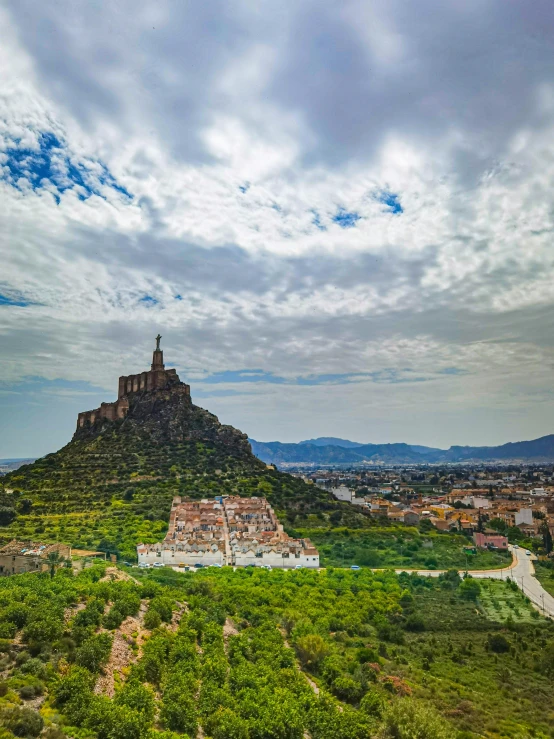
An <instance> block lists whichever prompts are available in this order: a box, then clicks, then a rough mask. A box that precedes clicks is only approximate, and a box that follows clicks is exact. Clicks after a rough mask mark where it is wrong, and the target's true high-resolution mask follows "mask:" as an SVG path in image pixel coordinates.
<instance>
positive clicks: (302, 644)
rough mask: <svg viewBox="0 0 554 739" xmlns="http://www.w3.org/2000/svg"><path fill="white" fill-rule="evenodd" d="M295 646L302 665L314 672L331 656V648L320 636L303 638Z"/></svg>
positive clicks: (310, 635) (309, 635) (311, 635)
mask: <svg viewBox="0 0 554 739" xmlns="http://www.w3.org/2000/svg"><path fill="white" fill-rule="evenodd" d="M294 646H295V647H296V653H297V654H298V659H299V660H300V662H302V665H303V666H304V667H308V668H311V669H314V670H317V669H318V668H319V665H320V664H321V662H322V661H323V660H324V659H325V657H326V656H327V655H328V654H329V646H328V645H327V643H326V642H325V640H324V639H323V638H322V637H321V636H319V634H307V635H306V636H301V637H299V638H298V639H297V640H296V643H295V645H294Z"/></svg>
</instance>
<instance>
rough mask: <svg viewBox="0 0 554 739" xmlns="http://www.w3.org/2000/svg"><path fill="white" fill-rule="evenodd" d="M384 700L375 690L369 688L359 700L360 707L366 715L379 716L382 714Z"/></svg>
mask: <svg viewBox="0 0 554 739" xmlns="http://www.w3.org/2000/svg"><path fill="white" fill-rule="evenodd" d="M384 707H385V701H384V700H383V697H382V696H381V695H379V693H377V691H375V690H369V691H368V692H367V693H366V694H365V695H364V697H363V698H362V700H361V703H360V709H361V710H362V711H363V712H364V713H367V715H368V716H375V717H376V718H379V717H380V716H381V715H382V714H383V709H384Z"/></svg>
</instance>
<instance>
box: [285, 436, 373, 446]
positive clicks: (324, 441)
mask: <svg viewBox="0 0 554 739" xmlns="http://www.w3.org/2000/svg"><path fill="white" fill-rule="evenodd" d="M298 443H299V444H311V445H313V446H342V447H344V448H345V449H354V448H356V447H358V446H363V444H361V443H360V442H359V441H349V440H348V439H338V438H337V437H336V436H319V437H318V438H317V439H306V440H305V441H299V442H298Z"/></svg>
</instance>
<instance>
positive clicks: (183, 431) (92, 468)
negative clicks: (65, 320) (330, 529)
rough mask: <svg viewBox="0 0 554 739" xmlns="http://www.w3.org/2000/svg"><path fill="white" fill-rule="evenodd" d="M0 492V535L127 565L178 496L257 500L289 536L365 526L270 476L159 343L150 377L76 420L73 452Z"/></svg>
mask: <svg viewBox="0 0 554 739" xmlns="http://www.w3.org/2000/svg"><path fill="white" fill-rule="evenodd" d="M2 484H3V485H4V493H3V494H2V496H1V500H0V507H2V506H3V507H4V508H10V509H11V510H13V512H14V520H13V521H12V522H11V523H9V525H8V526H7V527H6V528H4V530H3V531H2V529H0V535H2V534H3V535H4V536H5V537H7V536H18V537H21V538H27V539H32V538H37V537H38V538H42V539H43V540H48V539H49V540H60V541H64V542H66V543H70V544H72V545H73V546H74V547H78V548H84V549H97V548H100V549H101V550H103V551H107V552H110V553H117V554H120V555H122V556H125V557H129V558H130V557H131V556H134V549H135V545H136V543H138V542H139V541H142V542H145V543H148V542H149V541H151V542H154V541H158V540H159V539H160V538H163V536H164V534H165V531H166V528H167V521H168V515H169V509H170V505H171V500H172V498H173V497H174V496H175V495H181V496H190V497H192V498H202V497H209V496H214V495H225V494H239V495H242V496H250V495H263V496H265V497H266V498H267V499H268V500H269V501H270V502H271V504H272V506H273V507H274V509H275V510H276V512H277V513H278V515H279V516H280V517H281V518H282V520H283V522H284V523H285V524H288V525H289V526H292V525H294V526H299V525H310V526H313V525H314V524H315V525H319V526H322V525H325V526H326V525H328V520H329V516H330V514H331V513H334V514H335V515H334V516H333V521H334V523H335V525H336V524H337V523H338V522H339V521H341V520H342V522H343V523H344V524H348V525H357V526H360V525H365V523H366V519H365V516H364V515H363V514H362V513H360V512H359V511H357V510H355V508H354V507H353V506H350V505H349V504H345V503H339V501H337V500H335V499H334V498H333V497H332V496H331V495H330V494H329V493H328V492H326V491H323V490H320V489H318V488H316V487H315V486H313V485H307V484H306V483H304V482H303V481H302V480H298V479H296V478H293V477H291V476H290V475H287V474H284V473H282V472H279V471H277V470H275V469H273V468H270V467H268V466H267V465H266V464H265V463H264V462H262V461H261V460H260V459H258V458H257V457H255V456H254V454H253V453H252V450H251V447H250V443H249V441H248V438H247V436H246V435H245V434H243V433H242V432H241V431H239V430H237V429H235V428H233V427H232V426H226V425H222V424H221V423H220V422H219V420H218V418H217V417H216V416H214V415H213V414H212V413H209V412H208V411H207V410H204V409H203V408H200V407H198V406H196V405H194V403H193V402H192V400H191V394H190V387H189V386H188V385H187V384H186V383H184V382H181V381H180V380H179V377H178V376H177V374H176V372H175V370H165V367H164V365H163V355H162V353H161V350H160V349H159V341H158V347H157V349H156V351H155V352H154V361H153V363H152V368H151V370H150V371H147V372H142V373H140V374H137V375H129V376H124V377H120V379H119V389H118V399H117V401H115V402H113V403H103V404H102V405H101V407H100V408H97V409H94V410H92V411H85V412H83V413H80V414H79V417H78V420H77V429H76V431H75V434H74V436H73V439H72V440H71V441H70V442H69V444H67V445H66V446H65V447H63V448H62V449H60V450H59V451H58V452H56V453H54V454H49V455H48V456H46V457H43V458H42V459H39V460H37V461H35V462H34V463H33V464H30V465H24V466H23V467H20V468H19V469H18V470H16V471H15V472H12V473H11V474H9V475H6V476H5V477H3V478H2ZM8 518H9V516H8ZM4 520H7V519H6V517H5V519H4Z"/></svg>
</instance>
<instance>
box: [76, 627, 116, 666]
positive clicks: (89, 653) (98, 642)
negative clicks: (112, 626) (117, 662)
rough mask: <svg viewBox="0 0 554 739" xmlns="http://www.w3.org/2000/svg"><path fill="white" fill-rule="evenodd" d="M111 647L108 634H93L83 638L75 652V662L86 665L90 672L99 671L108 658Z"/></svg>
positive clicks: (110, 639)
mask: <svg viewBox="0 0 554 739" xmlns="http://www.w3.org/2000/svg"><path fill="white" fill-rule="evenodd" d="M111 649H112V637H111V636H110V635H109V634H106V633H104V634H95V635H94V636H90V637H89V638H88V639H85V641H84V642H83V644H82V646H80V647H79V648H78V649H77V651H76V652H75V662H76V664H78V665H79V666H80V667H86V668H87V670H90V672H92V673H96V672H99V670H100V668H101V667H103V666H104V665H105V664H106V662H107V661H108V659H109V658H110V652H111Z"/></svg>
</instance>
